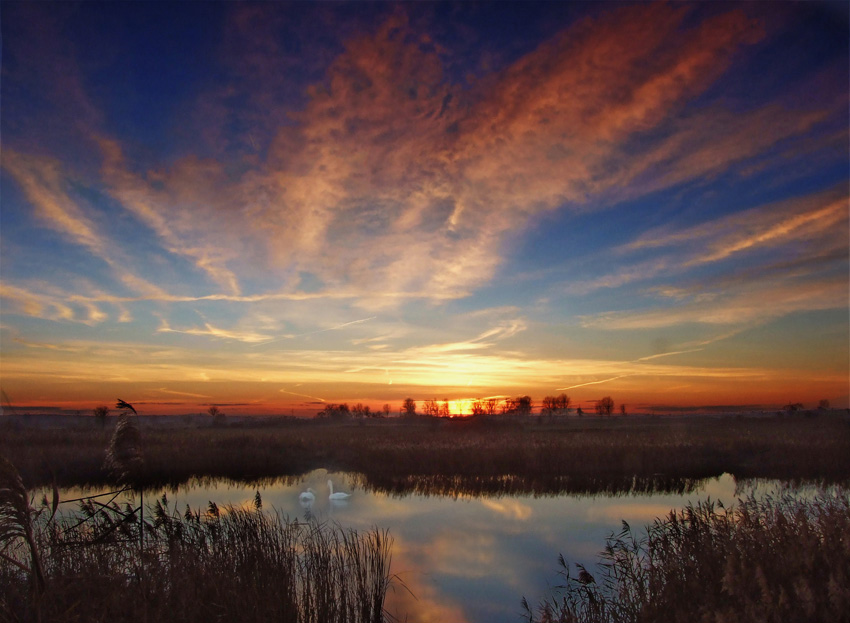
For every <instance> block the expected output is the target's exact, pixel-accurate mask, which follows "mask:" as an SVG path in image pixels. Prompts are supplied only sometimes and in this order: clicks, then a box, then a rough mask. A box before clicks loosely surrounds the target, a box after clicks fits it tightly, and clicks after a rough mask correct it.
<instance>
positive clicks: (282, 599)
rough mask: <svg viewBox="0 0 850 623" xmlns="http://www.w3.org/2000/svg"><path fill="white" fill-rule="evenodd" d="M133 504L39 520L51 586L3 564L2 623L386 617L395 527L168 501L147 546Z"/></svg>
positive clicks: (375, 620) (37, 538) (91, 506)
mask: <svg viewBox="0 0 850 623" xmlns="http://www.w3.org/2000/svg"><path fill="white" fill-rule="evenodd" d="M134 510H135V509H133V508H132V506H131V505H129V504H128V505H126V506H125V507H124V508H122V507H121V506H120V505H119V504H118V503H117V501H114V500H113V501H111V502H107V503H94V502H93V501H92V500H85V501H83V502H82V503H81V505H80V509H79V511H78V512H76V513H74V514H71V515H59V516H57V517H56V518H55V519H54V520H52V521H47V522H42V523H39V524H37V525H36V526H34V531H33V539H34V544H35V547H36V549H37V550H38V551H39V552H40V553H41V560H42V561H43V567H44V579H45V589H44V591H43V594H42V595H41V599H40V601H39V602H38V607H39V610H40V612H36V609H35V608H34V607H33V603H34V602H33V600H32V599H30V597H29V594H28V590H29V578H28V575H29V574H28V573H25V571H24V569H23V568H22V567H21V566H19V565H17V564H15V563H16V556H20V555H21V554H22V553H24V552H23V550H14V551H12V552H11V554H9V555H7V556H6V558H4V559H2V560H0V621H8V622H13V621H14V622H18V621H21V622H23V621H33V620H36V618H37V616H38V615H39V614H40V616H42V617H43V619H44V620H51V621H86V622H89V621H104V622H106V621H109V622H110V623H112V622H121V621H128V622H129V621H134V622H136V621H157V622H159V621H181V622H184V621H185V622H195V621H197V622H199V623H200V622H201V621H203V622H204V623H207V622H209V621H223V620H237V621H241V620H246V621H283V622H293V623H302V622H303V623H314V622H315V623H335V622H339V623H343V622H346V623H379V622H381V621H383V620H384V612H383V605H384V597H385V595H386V592H387V589H388V587H389V586H390V582H391V576H390V558H391V557H390V548H391V545H392V539H391V538H390V537H389V535H388V533H387V532H385V531H380V530H377V529H376V530H373V531H370V532H367V533H357V532H355V531H353V530H343V529H342V528H340V527H338V526H331V525H326V524H300V523H297V522H290V521H289V520H288V519H286V518H283V517H281V516H280V515H279V514H277V513H274V512H271V513H270V512H266V511H263V510H262V508H261V500H260V499H259V496H258V498H257V501H256V502H255V505H254V507H253V508H236V507H231V506H228V507H226V508H222V509H220V508H218V507H217V506H215V505H214V504H212V503H211V504H210V507H209V509H207V511H206V512H203V513H202V512H200V511H198V510H195V511H192V510H190V509H188V508H187V509H186V510H185V511H184V512H183V513H182V514H181V513H179V512H178V510H177V509H176V508H169V504H168V500H167V499H166V498H165V497H163V499H161V500H159V501H158V502H157V504H156V505H155V507H154V508H153V512H152V513H151V517H152V519H151V521H150V522H146V523H145V524H144V525H145V527H146V528H145V529H146V530H147V538H146V539H145V541H144V549H143V550H142V551H141V552H140V551H139V545H138V544H139V539H138V535H137V530H138V526H139V524H138V522H137V521H136V520H135V518H134V517H133V514H134Z"/></svg>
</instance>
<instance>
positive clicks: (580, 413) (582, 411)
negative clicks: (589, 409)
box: [576, 407, 584, 417]
mask: <svg viewBox="0 0 850 623" xmlns="http://www.w3.org/2000/svg"><path fill="white" fill-rule="evenodd" d="M576 415H577V416H579V417H581V416H583V415H584V410H583V409H582V408H581V407H579V408H578V409H576Z"/></svg>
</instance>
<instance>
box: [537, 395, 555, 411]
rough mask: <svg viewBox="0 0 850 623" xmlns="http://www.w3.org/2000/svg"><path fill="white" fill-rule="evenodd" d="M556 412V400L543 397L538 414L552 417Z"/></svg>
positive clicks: (550, 397) (551, 397)
mask: <svg viewBox="0 0 850 623" xmlns="http://www.w3.org/2000/svg"><path fill="white" fill-rule="evenodd" d="M557 410H558V399H557V398H556V397H555V396H545V397H544V398H543V402H541V403H540V414H541V415H543V414H546V415H553V414H554V413H555V412H556V411H557Z"/></svg>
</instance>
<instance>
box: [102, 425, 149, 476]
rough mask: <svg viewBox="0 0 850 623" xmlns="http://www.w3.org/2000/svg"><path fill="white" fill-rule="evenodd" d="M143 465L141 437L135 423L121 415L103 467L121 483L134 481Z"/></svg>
mask: <svg viewBox="0 0 850 623" xmlns="http://www.w3.org/2000/svg"><path fill="white" fill-rule="evenodd" d="M143 465H144V458H143V456H142V436H141V433H139V429H138V427H137V426H136V423H135V422H134V421H133V420H131V419H130V418H129V417H128V416H127V414H126V413H122V414H121V415H120V416H119V418H118V424H116V426H115V432H114V433H113V434H112V439H111V440H110V442H109V447H108V448H107V449H106V460H105V462H104V467H106V469H108V470H109V472H110V474H111V475H112V476H113V477H114V478H115V479H116V480H118V482H121V483H130V482H132V481H133V480H135V479H136V478H137V477H138V476H139V475H140V472H141V469H142V467H143Z"/></svg>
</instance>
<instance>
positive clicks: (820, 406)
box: [818, 398, 829, 411]
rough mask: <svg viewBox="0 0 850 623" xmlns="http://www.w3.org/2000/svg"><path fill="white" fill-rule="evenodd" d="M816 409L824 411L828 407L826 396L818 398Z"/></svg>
mask: <svg viewBox="0 0 850 623" xmlns="http://www.w3.org/2000/svg"><path fill="white" fill-rule="evenodd" d="M818 409H820V410H821V411H826V410H827V409H829V400H827V399H826V398H823V399H821V400H819V401H818Z"/></svg>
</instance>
